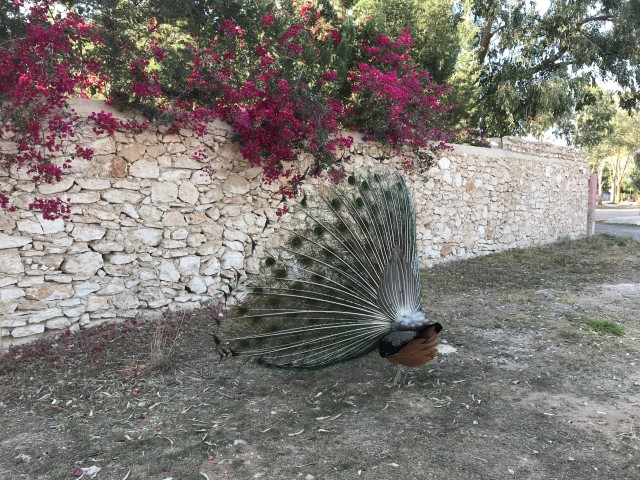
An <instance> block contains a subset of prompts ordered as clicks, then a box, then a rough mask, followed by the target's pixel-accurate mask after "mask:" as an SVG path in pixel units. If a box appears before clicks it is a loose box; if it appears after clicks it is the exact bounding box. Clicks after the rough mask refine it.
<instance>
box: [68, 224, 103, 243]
mask: <svg viewBox="0 0 640 480" xmlns="http://www.w3.org/2000/svg"><path fill="white" fill-rule="evenodd" d="M106 233H107V230H106V229H105V228H101V227H94V226H91V225H76V226H75V227H74V229H73V230H72V232H71V236H72V237H73V238H74V239H75V240H76V241H78V242H90V241H92V240H100V239H102V238H103V237H104V236H105V234H106Z"/></svg>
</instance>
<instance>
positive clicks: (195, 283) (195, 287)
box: [187, 277, 207, 294]
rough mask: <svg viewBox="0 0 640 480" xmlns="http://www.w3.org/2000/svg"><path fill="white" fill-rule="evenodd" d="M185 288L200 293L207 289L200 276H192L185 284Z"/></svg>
mask: <svg viewBox="0 0 640 480" xmlns="http://www.w3.org/2000/svg"><path fill="white" fill-rule="evenodd" d="M187 289H188V290H189V291H190V292H193V293H197V294H201V293H204V292H206V291H207V284H206V283H205V281H204V280H203V279H202V277H193V278H192V279H191V280H190V281H189V283H188V284H187Z"/></svg>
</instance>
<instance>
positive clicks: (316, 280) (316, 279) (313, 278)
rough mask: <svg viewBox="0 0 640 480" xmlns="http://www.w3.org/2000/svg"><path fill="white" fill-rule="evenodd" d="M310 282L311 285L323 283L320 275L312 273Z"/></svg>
mask: <svg viewBox="0 0 640 480" xmlns="http://www.w3.org/2000/svg"><path fill="white" fill-rule="evenodd" d="M311 281H312V282H313V283H322V282H323V281H324V277H323V276H322V275H318V274H317V273H314V274H313V275H311Z"/></svg>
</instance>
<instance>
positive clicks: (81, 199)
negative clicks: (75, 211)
mask: <svg viewBox="0 0 640 480" xmlns="http://www.w3.org/2000/svg"><path fill="white" fill-rule="evenodd" d="M67 197H68V198H69V203H71V205H84V204H89V203H96V202H99V201H100V193H99V192H92V191H87V192H79V193H68V194H67Z"/></svg>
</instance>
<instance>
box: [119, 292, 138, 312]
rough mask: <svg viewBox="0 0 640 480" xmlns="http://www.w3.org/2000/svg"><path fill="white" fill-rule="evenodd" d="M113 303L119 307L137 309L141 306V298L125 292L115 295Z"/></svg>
mask: <svg viewBox="0 0 640 480" xmlns="http://www.w3.org/2000/svg"><path fill="white" fill-rule="evenodd" d="M113 304H114V305H115V306H116V307H117V308H118V309H125V310H129V309H136V308H138V307H139V306H140V300H138V297H137V296H136V295H130V294H124V295H116V296H115V297H113Z"/></svg>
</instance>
